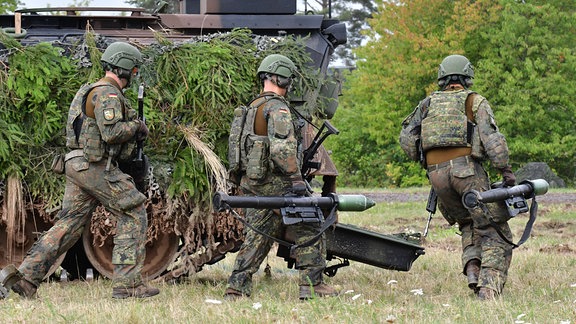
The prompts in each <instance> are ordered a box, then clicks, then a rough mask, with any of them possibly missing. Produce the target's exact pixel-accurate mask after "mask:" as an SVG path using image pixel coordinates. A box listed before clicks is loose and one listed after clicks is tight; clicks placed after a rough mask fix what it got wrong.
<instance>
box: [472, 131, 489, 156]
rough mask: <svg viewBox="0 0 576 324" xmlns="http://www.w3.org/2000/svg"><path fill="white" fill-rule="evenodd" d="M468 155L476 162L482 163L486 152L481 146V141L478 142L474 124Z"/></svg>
mask: <svg viewBox="0 0 576 324" xmlns="http://www.w3.org/2000/svg"><path fill="white" fill-rule="evenodd" d="M470 155H471V156H472V157H473V158H474V159H476V160H478V161H482V160H484V159H485V158H486V151H485V150H484V146H483V145H482V140H480V131H479V130H478V126H477V125H476V124H474V126H473V130H472V152H471V153H470Z"/></svg>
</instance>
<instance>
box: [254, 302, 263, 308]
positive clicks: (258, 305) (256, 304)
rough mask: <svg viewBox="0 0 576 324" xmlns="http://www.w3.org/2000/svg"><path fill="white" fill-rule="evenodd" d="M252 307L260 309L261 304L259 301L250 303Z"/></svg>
mask: <svg viewBox="0 0 576 324" xmlns="http://www.w3.org/2000/svg"><path fill="white" fill-rule="evenodd" d="M252 308H254V309H260V308H262V304H261V303H259V302H257V303H254V304H252Z"/></svg>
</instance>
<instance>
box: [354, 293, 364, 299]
mask: <svg viewBox="0 0 576 324" xmlns="http://www.w3.org/2000/svg"><path fill="white" fill-rule="evenodd" d="M360 296H362V294H357V295H354V296H352V300H356V299H358V298H359V297H360Z"/></svg>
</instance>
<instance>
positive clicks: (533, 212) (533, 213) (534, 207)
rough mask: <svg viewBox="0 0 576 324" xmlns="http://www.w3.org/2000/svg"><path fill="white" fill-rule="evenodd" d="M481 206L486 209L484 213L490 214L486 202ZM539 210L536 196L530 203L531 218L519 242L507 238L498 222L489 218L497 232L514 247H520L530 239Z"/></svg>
mask: <svg viewBox="0 0 576 324" xmlns="http://www.w3.org/2000/svg"><path fill="white" fill-rule="evenodd" d="M481 208H482V211H484V213H486V214H487V215H489V214H490V213H489V211H488V208H487V207H486V205H485V204H484V203H481ZM537 211H538V202H536V196H534V197H532V204H531V205H530V218H529V219H528V222H526V227H525V228H524V233H522V237H521V238H520V241H518V243H516V244H515V243H514V242H512V241H510V240H509V239H508V238H506V236H505V235H504V233H502V231H500V229H499V228H498V224H496V222H494V221H493V220H492V218H490V217H488V220H489V221H490V225H491V226H492V227H493V228H494V229H495V230H496V233H498V235H499V236H500V237H501V238H502V239H503V240H504V241H505V242H506V243H508V244H510V245H512V246H513V249H515V248H517V247H519V246H520V245H522V244H524V242H526V241H527V240H528V238H529V237H530V233H531V232H532V226H533V225H534V222H535V221H536V213H537Z"/></svg>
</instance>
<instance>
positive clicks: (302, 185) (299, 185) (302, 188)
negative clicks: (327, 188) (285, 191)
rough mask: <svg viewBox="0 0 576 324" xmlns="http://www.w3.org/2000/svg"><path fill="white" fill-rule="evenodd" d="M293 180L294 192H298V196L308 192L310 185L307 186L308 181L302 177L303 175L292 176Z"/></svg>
mask: <svg viewBox="0 0 576 324" xmlns="http://www.w3.org/2000/svg"><path fill="white" fill-rule="evenodd" d="M290 180H291V181H292V192H293V193H295V194H297V195H298V196H304V195H306V193H307V192H308V187H307V186H306V182H305V181H304V180H303V179H302V176H300V175H297V176H292V177H290Z"/></svg>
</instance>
